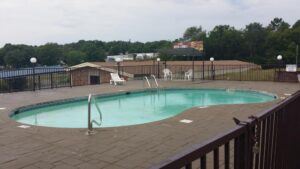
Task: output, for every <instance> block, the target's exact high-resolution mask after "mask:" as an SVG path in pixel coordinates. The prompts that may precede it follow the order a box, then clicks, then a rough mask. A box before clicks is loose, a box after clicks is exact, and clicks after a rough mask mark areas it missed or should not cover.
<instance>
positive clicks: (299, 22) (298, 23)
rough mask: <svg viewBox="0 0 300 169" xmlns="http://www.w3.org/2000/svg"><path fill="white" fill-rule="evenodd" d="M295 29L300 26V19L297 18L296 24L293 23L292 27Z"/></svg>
mask: <svg viewBox="0 0 300 169" xmlns="http://www.w3.org/2000/svg"><path fill="white" fill-rule="evenodd" d="M292 28H293V29H297V28H300V19H299V20H297V21H296V22H295V23H294V25H293V27H292Z"/></svg>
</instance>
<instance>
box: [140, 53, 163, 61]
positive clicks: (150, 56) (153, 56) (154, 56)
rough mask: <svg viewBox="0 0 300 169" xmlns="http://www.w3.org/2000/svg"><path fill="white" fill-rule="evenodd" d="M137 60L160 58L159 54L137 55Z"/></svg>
mask: <svg viewBox="0 0 300 169" xmlns="http://www.w3.org/2000/svg"><path fill="white" fill-rule="evenodd" d="M135 55H136V59H140V60H147V59H152V58H156V57H158V53H136V54H135Z"/></svg>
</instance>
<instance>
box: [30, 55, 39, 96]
mask: <svg viewBox="0 0 300 169" xmlns="http://www.w3.org/2000/svg"><path fill="white" fill-rule="evenodd" d="M30 62H31V63H32V74H33V91H35V63H36V62H37V59H36V58H35V57H32V58H30Z"/></svg>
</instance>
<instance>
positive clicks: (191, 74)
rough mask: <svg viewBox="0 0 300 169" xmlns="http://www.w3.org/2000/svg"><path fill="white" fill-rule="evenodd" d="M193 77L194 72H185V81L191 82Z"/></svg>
mask: <svg viewBox="0 0 300 169" xmlns="http://www.w3.org/2000/svg"><path fill="white" fill-rule="evenodd" d="M192 76H193V70H192V69H189V70H188V71H187V72H184V80H186V79H187V80H190V78H191V77H192Z"/></svg>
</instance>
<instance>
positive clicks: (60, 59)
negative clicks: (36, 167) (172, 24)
mask: <svg viewBox="0 0 300 169" xmlns="http://www.w3.org/2000/svg"><path fill="white" fill-rule="evenodd" d="M194 40H202V41H204V49H205V51H204V57H205V59H208V58H210V57H214V58H215V59H216V60H228V59H236V60H243V61H248V62H254V63H257V64H266V63H275V62H276V56H277V55H279V54H281V55H283V57H284V60H285V62H286V63H295V55H296V54H295V53H296V46H297V45H298V44H300V20H298V21H297V22H296V23H294V24H293V25H292V26H291V25H290V24H289V23H287V22H285V21H284V20H283V19H282V18H274V19H273V20H272V21H271V22H270V23H269V24H268V25H267V26H265V27H264V26H263V25H262V24H260V23H257V22H254V23H250V24H248V25H246V26H245V28H243V29H240V30H238V29H236V28H234V27H233V26H230V25H217V26H215V27H214V28H213V29H212V30H211V31H206V30H203V29H202V27H201V26H193V27H189V28H187V29H186V31H185V32H184V33H183V36H182V37H180V38H178V39H176V40H174V41H167V40H161V41H154V42H146V43H142V42H130V41H111V42H103V41H99V40H94V41H85V40H80V41H78V42H76V43H70V44H64V45H59V44H57V43H47V44H45V45H41V46H30V45H13V44H6V45H4V47H3V48H0V66H1V65H3V66H5V67H13V68H18V67H26V66H31V63H30V62H29V59H30V58H31V57H33V56H34V57H36V58H37V59H38V64H39V65H60V64H66V65H69V66H71V65H75V64H79V63H83V62H87V61H104V59H105V58H106V56H107V55H118V54H120V53H144V52H157V51H158V50H160V49H165V48H172V45H173V43H175V42H179V41H194ZM165 59H174V58H170V57H165Z"/></svg>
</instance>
